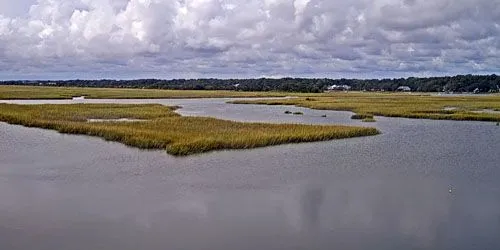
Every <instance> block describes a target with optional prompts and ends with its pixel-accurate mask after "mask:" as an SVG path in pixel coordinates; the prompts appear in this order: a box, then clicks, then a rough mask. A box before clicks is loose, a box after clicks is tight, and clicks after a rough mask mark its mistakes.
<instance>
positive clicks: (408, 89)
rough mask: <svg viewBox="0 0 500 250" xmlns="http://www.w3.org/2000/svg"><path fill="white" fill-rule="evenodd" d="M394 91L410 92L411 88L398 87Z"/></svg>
mask: <svg viewBox="0 0 500 250" xmlns="http://www.w3.org/2000/svg"><path fill="white" fill-rule="evenodd" d="M396 91H401V92H410V91H411V88H410V87H408V86H399V87H398V88H397V89H396Z"/></svg>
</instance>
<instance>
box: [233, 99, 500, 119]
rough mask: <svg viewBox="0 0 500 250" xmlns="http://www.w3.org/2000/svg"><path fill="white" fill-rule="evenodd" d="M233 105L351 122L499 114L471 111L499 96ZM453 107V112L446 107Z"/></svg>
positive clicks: (498, 105)
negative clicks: (346, 116) (341, 115)
mask: <svg viewBox="0 0 500 250" xmlns="http://www.w3.org/2000/svg"><path fill="white" fill-rule="evenodd" d="M231 103H237V104H247V103H249V104H267V105H296V106H299V107H306V108H312V109H319V110H338V111H352V112H355V113H356V115H354V116H353V117H352V118H353V119H364V118H370V117H373V116H374V115H376V116H386V117H405V118H418V119H439V120H470V121H500V114H498V113H493V112H489V113H487V112H474V111H478V110H484V109H490V110H498V109H500V95H498V94H492V95H484V96H483V95H468V96H430V95H420V94H394V93H368V92H350V93H331V94H329V96H317V97H315V98H314V101H311V100H306V99H305V98H303V97H302V98H290V99H280V100H277V99H274V100H242V101H233V102H231ZM449 107H454V108H455V109H453V110H447V109H446V108H449Z"/></svg>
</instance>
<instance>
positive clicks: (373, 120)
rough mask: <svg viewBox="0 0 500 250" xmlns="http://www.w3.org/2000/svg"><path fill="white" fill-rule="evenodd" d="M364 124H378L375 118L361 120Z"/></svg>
mask: <svg viewBox="0 0 500 250" xmlns="http://www.w3.org/2000/svg"><path fill="white" fill-rule="evenodd" d="M361 121H362V122H376V120H375V118H373V117H372V118H364V119H363V120H361Z"/></svg>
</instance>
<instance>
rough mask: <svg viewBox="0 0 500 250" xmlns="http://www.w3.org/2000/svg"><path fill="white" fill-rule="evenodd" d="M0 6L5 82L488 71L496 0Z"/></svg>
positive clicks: (47, 0)
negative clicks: (61, 79) (33, 78)
mask: <svg viewBox="0 0 500 250" xmlns="http://www.w3.org/2000/svg"><path fill="white" fill-rule="evenodd" d="M6 2H7V1H6V0H2V2H1V3H0V66H1V69H0V78H4V79H5V78H25V77H41V78H52V77H60V78H76V77H81V78H83V77H85V78H93V77H96V78H99V77H114V78H120V77H122V76H123V77H126V78H129V77H132V78H133V77H144V76H146V77H165V78H174V77H260V76H306V77H311V76H318V77H344V76H345V77H380V76H409V75H432V74H440V75H442V74H456V73H493V72H495V71H496V70H497V69H498V68H499V66H500V60H499V59H497V58H499V56H500V7H499V6H500V0H476V1H470V0H435V1H426V0H353V1H341V0H295V1H293V0H37V1H35V0H23V1H16V2H15V3H13V2H10V3H6Z"/></svg>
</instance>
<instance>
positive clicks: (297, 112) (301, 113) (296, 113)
mask: <svg viewBox="0 0 500 250" xmlns="http://www.w3.org/2000/svg"><path fill="white" fill-rule="evenodd" d="M293 114H294V115H304V113H303V112H300V111H296V112H293Z"/></svg>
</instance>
